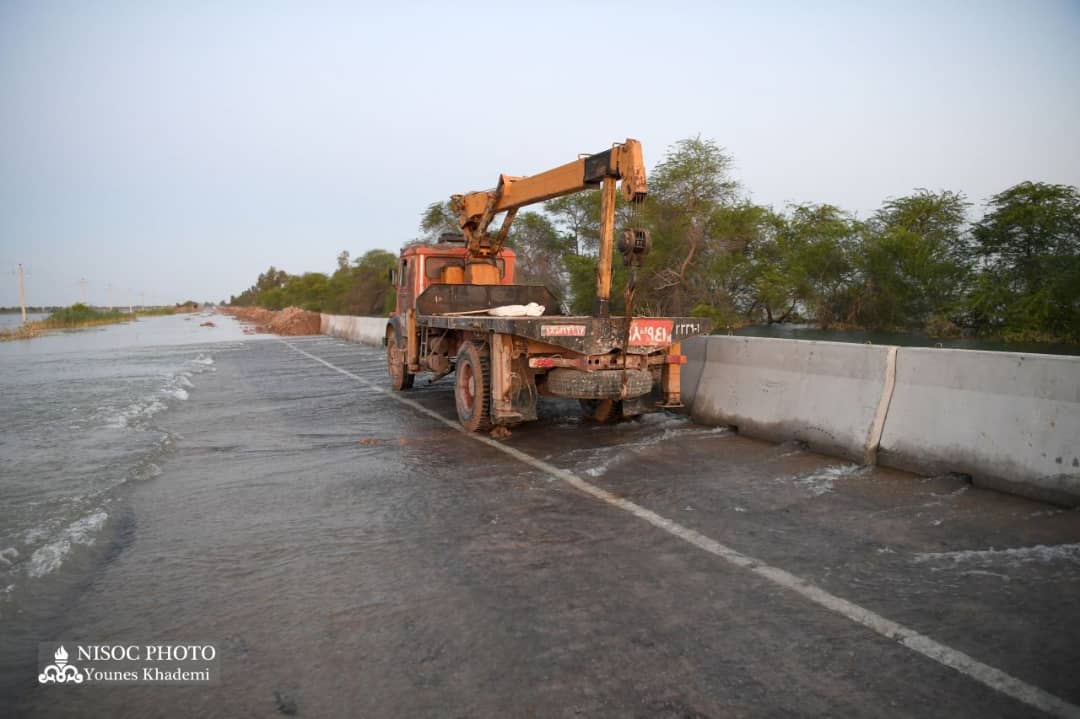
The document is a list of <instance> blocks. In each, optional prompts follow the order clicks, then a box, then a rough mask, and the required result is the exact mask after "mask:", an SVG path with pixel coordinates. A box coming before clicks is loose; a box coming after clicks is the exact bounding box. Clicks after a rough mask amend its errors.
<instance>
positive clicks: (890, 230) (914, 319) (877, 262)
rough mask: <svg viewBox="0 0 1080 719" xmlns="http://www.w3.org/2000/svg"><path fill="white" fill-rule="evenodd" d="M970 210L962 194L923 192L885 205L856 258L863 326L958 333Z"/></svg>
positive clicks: (968, 254) (968, 267) (858, 308)
mask: <svg viewBox="0 0 1080 719" xmlns="http://www.w3.org/2000/svg"><path fill="white" fill-rule="evenodd" d="M967 207H968V203H967V202H966V201H965V199H964V196H963V195H962V194H959V193H955V192H949V191H947V190H945V191H942V192H937V193H935V192H930V191H929V190H924V189H919V190H916V192H915V193H914V194H912V195H908V196H906V197H900V198H896V199H890V200H887V201H886V202H885V204H884V205H882V207H881V209H879V210H878V211H877V212H876V213H875V214H874V216H873V218H872V219H871V220H870V222H869V223H868V224H867V227H866V232H865V233H864V240H863V245H862V247H861V249H860V252H859V253H858V255H857V256H856V257H855V258H854V259H855V263H856V264H857V265H858V267H859V269H860V271H861V273H862V276H863V277H862V279H863V281H862V285H861V287H859V288H858V290H857V293H856V294H857V299H856V300H855V304H856V319H857V320H858V322H859V324H861V325H863V326H867V327H873V328H885V329H914V328H924V327H927V326H928V325H932V326H934V327H936V328H939V329H941V328H945V327H949V326H951V327H954V328H955V324H954V319H956V318H957V316H958V314H959V309H960V307H959V303H960V300H961V298H962V297H963V294H964V291H965V290H966V288H967V284H968V277H969V275H970V270H971V260H970V257H971V247H970V242H969V238H968V233H967V232H966V230H965V225H966V217H965V215H966V208H967Z"/></svg>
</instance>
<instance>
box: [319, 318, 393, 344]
mask: <svg viewBox="0 0 1080 719" xmlns="http://www.w3.org/2000/svg"><path fill="white" fill-rule="evenodd" d="M386 322H387V318H385V317H354V316H351V315H327V314H323V315H322V316H321V317H320V331H321V333H322V334H324V335H330V336H332V337H340V338H341V339H345V340H349V341H351V342H359V343H360V344H365V345H375V346H382V343H383V338H384V337H385V336H386Z"/></svg>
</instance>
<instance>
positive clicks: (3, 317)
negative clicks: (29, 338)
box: [0, 312, 49, 330]
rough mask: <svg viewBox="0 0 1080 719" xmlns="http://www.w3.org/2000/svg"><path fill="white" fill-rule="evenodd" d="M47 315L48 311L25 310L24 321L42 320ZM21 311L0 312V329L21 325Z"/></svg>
mask: <svg viewBox="0 0 1080 719" xmlns="http://www.w3.org/2000/svg"><path fill="white" fill-rule="evenodd" d="M48 316H49V313H48V312H27V313H26V321H27V322H33V321H34V320H43V319H45V318H46V317H48ZM22 323H23V322H22V313H21V312H0V330H9V329H13V328H15V327H18V326H19V325H21V324H22Z"/></svg>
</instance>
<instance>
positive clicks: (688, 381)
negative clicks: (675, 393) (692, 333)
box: [679, 337, 709, 407]
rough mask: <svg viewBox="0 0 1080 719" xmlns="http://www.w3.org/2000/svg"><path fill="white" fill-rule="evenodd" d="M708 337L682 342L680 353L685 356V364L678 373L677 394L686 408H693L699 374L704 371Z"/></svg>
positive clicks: (699, 381) (699, 379)
mask: <svg viewBox="0 0 1080 719" xmlns="http://www.w3.org/2000/svg"><path fill="white" fill-rule="evenodd" d="M708 341H709V338H708V337H691V338H690V339H688V340H683V342H682V353H683V354H684V355H686V364H684V365H683V366H682V370H681V371H680V372H679V394H680V396H681V397H682V403H683V404H684V405H686V406H687V407H693V406H694V398H695V397H696V396H697V388H698V384H700V383H701V372H702V370H704V369H705V347H706V345H707V343H708Z"/></svg>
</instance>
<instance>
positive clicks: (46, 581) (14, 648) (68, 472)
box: [0, 315, 249, 686]
mask: <svg viewBox="0 0 1080 719" xmlns="http://www.w3.org/2000/svg"><path fill="white" fill-rule="evenodd" d="M204 321H206V318H204V317H199V316H192V315H188V316H182V317H155V318H144V319H140V320H138V321H136V322H133V323H129V324H124V325H110V326H106V327H102V328H95V329H90V330H84V331H77V332H61V333H56V334H52V335H48V336H44V337H39V338H35V339H33V340H25V341H17V342H7V343H3V344H0V422H2V430H0V628H2V634H3V637H4V642H3V643H2V644H0V681H2V682H3V683H4V685H5V686H6V685H7V682H8V681H10V679H11V677H12V675H11V669H12V667H14V666H17V665H19V664H20V662H21V661H25V659H26V657H27V656H28V654H27V647H33V646H36V644H37V641H39V639H38V638H37V637H40V636H41V635H42V633H43V632H47V628H48V627H49V626H51V625H50V622H51V621H52V620H53V619H54V618H55V617H56V616H57V615H59V614H61V613H62V612H63V610H64V608H65V607H66V606H68V605H69V604H70V602H71V601H73V599H74V598H75V597H76V596H77V595H78V593H79V592H80V591H81V590H82V589H83V588H84V587H85V585H86V583H87V582H88V581H92V578H93V576H94V575H95V572H96V570H97V568H98V567H99V566H100V565H101V563H102V562H105V561H107V560H108V558H109V556H110V553H111V552H114V551H115V549H116V547H118V546H120V544H122V543H123V542H124V541H128V540H129V539H130V536H131V533H132V531H133V529H134V526H135V521H136V518H135V516H134V514H133V513H132V510H131V505H130V493H131V490H132V489H133V488H134V487H135V486H136V485H139V484H141V483H145V482H148V481H151V480H154V479H155V478H157V477H159V476H160V475H161V474H162V469H161V464H162V462H163V461H165V460H166V459H167V458H168V457H169V456H170V455H171V454H172V452H173V451H174V448H175V442H176V435H175V433H174V432H172V431H171V430H170V429H169V428H168V427H167V423H166V422H164V418H165V417H167V416H168V414H169V413H170V412H175V411H176V409H177V408H178V407H180V406H182V405H183V404H185V403H186V402H188V401H189V400H190V399H191V397H192V395H193V394H195V393H197V392H198V389H197V388H198V386H199V385H200V384H201V383H202V382H203V381H204V378H205V377H207V376H208V375H212V374H213V372H214V371H215V367H214V362H215V356H220V353H222V352H229V351H235V350H237V349H238V348H241V347H243V346H245V345H244V343H245V342H247V341H248V340H249V338H248V337H247V336H246V335H245V334H244V333H243V331H242V329H241V328H240V326H239V325H236V324H234V323H231V322H226V323H220V322H219V323H218V324H219V325H220V326H218V327H215V328H208V327H199V324H200V323H201V322H204Z"/></svg>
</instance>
